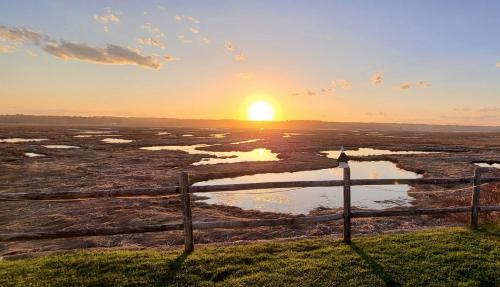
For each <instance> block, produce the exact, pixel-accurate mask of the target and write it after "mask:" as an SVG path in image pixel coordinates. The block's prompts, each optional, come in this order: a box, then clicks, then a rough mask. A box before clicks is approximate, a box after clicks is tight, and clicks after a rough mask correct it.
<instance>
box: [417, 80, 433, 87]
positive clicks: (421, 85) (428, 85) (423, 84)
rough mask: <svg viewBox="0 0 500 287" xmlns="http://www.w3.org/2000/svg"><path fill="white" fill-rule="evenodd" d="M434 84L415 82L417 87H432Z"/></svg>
mask: <svg viewBox="0 0 500 287" xmlns="http://www.w3.org/2000/svg"><path fill="white" fill-rule="evenodd" d="M431 86H432V85H431V84H430V83H427V82H424V81H418V82H416V83H415V87H416V88H430V87H431Z"/></svg>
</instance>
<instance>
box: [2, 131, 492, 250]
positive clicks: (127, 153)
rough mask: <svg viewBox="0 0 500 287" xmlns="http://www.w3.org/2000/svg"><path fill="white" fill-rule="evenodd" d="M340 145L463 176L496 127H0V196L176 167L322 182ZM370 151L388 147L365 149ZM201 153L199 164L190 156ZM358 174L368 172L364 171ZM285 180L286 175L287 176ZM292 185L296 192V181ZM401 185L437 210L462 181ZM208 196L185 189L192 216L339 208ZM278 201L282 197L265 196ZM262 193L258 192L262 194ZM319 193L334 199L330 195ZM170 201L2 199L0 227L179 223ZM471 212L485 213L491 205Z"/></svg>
mask: <svg viewBox="0 0 500 287" xmlns="http://www.w3.org/2000/svg"><path fill="white" fill-rule="evenodd" d="M79 135H90V136H89V137H81V136H79ZM102 135H106V137H107V138H114V137H120V138H123V139H124V140H122V141H119V142H118V141H116V140H114V142H116V143H117V144H110V143H108V142H106V141H103V137H102ZM187 135H189V136H187ZM381 135H383V136H381ZM12 139H44V140H43V141H33V140H32V141H27V140H23V141H19V140H12ZM46 146H59V147H63V146H64V147H67V146H71V147H78V148H47V147H46ZM154 146H168V147H179V146H183V147H188V146H189V147H193V146H196V147H198V148H196V151H195V152H189V149H183V148H177V149H176V148H166V149H161V150H148V149H144V148H145V147H154ZM341 146H344V147H345V149H346V152H347V154H350V151H352V154H351V158H352V160H353V161H356V162H361V163H362V162H389V163H390V164H391V165H394V166H395V167H397V169H398V170H401V171H403V172H409V173H412V174H413V175H415V176H419V177H429V178H432V177H466V176H467V177H468V176H472V175H473V173H474V168H475V167H476V166H477V165H476V164H475V163H499V162H500V133H498V132H497V133H495V132H454V131H450V132H410V131H393V130H391V131H386V130H380V131H377V130H359V129H357V130H347V129H346V130H313V131H311V130H277V129H262V130H261V129H193V128H168V127H164V128H161V129H151V128H147V127H144V128H136V127H134V128H130V127H112V129H110V128H109V127H95V126H92V127H60V126H36V127H34V126H0V196H1V194H2V193H17V192H42V191H45V192H50V191H60V190H90V189H111V188H134V187H159V186H168V185H176V184H177V182H178V177H179V173H180V172H181V171H187V172H188V173H189V176H190V182H191V183H192V184H201V183H202V182H204V181H214V180H224V179H229V178H238V177H243V176H255V175H261V174H271V177H269V178H272V174H273V173H274V174H279V173H290V174H292V175H293V174H297V172H307V171H313V170H323V171H324V172H322V173H321V176H322V177H321V179H325V177H328V176H329V174H330V173H329V171H328V170H332V173H331V177H332V178H331V179H336V175H335V170H336V167H337V162H336V160H335V156H332V154H334V151H338V150H339V149H340V147H341ZM359 149H361V150H359ZM373 150H376V151H380V150H382V151H384V150H385V151H392V152H390V153H387V152H376V153H371V154H370V153H366V152H367V151H373ZM255 151H256V152H255ZM259 151H265V152H259ZM361 151H362V152H361ZM29 155H43V156H29ZM269 155H272V157H270V156H269ZM238 156H240V158H238ZM259 156H263V157H262V158H259ZM267 159H269V160H267ZM200 162H201V163H204V164H199V163H200ZM489 165H491V166H486V165H482V166H483V167H485V169H484V171H483V176H500V169H498V168H496V167H495V166H494V164H489ZM354 168H355V166H353V167H352V169H353V171H352V172H355V171H354ZM367 175H368V176H371V174H370V173H367ZM373 176H375V177H377V176H378V177H383V176H384V175H383V174H378V175H376V174H375V175H373ZM290 180H293V176H292V177H291V179H290ZM297 180H299V179H297ZM300 180H303V178H300ZM311 180H314V179H311ZM464 187H466V186H464V185H457V186H451V187H449V189H459V188H464ZM296 192H297V193H298V192H303V193H307V190H302V191H301V190H297V191H296ZM364 192H367V193H368V192H370V191H364ZM403 192H404V193H405V194H404V195H405V203H404V204H405V206H406V205H408V204H410V205H413V206H418V207H445V206H464V205H469V204H470V190H464V191H449V192H447V189H446V188H445V187H442V186H434V185H415V186H408V187H407V190H404V191H403ZM229 196H230V195H228V196H227V197H229ZM231 196H232V195H231ZM218 197H219V198H222V200H217V201H210V200H208V198H207V196H206V195H203V196H201V195H194V196H193V201H192V204H193V220H195V221H196V220H199V221H211V220H245V219H264V218H277V217H280V218H286V217H296V216H302V215H307V214H328V213H334V212H337V211H339V210H340V208H339V207H338V206H335V205H334V204H331V205H330V206H329V205H328V204H326V202H327V200H325V202H322V199H321V198H319V199H316V200H315V201H314V204H312V205H310V208H307V210H306V209H303V208H298V209H297V210H296V211H294V212H286V211H287V210H286V209H276V210H273V209H269V208H267V209H260V210H259V205H258V204H255V203H253V205H252V203H251V204H247V203H245V205H241V206H239V207H238V205H236V204H231V202H230V201H224V199H225V198H226V197H225V196H224V193H219V194H218ZM233 197H234V196H233ZM279 198H281V197H278V199H276V200H279ZM264 199H265V200H268V199H269V197H268V198H267V199H266V198H264ZM406 199H409V200H406ZM270 200H273V198H272V197H271V198H270ZM374 200H375V199H374ZM330 202H334V200H332V199H330ZM292 203H293V205H294V206H297V205H300V204H301V203H300V200H298V201H295V202H292ZM386 203H387V202H386ZM499 203H500V184H498V183H497V184H495V183H492V184H488V185H485V186H483V187H482V194H481V204H484V205H498V204H499ZM180 206H181V204H180V201H179V198H178V196H170V197H161V198H96V199H86V200H70V201H6V202H2V204H1V205H0V233H14V232H26V231H30V232H36V231H55V230H62V229H65V230H68V229H84V228H85V229H89V228H97V227H114V226H123V225H132V226H133V225H141V224H162V223H169V222H178V221H180V220H181V218H182V216H181V208H180ZM242 207H244V208H242ZM371 207H374V206H373V205H369V204H366V205H361V206H359V207H355V208H358V209H363V208H371ZM384 208H397V205H394V206H391V205H390V204H389V205H384ZM482 216H484V217H488V219H495V218H496V217H498V214H497V213H491V214H488V215H485V214H483V215H482ZM467 220H468V214H460V215H447V216H441V215H440V216H416V217H415V216H413V217H394V218H372V219H356V220H354V221H353V232H354V234H372V233H382V232H387V231H393V230H401V229H420V228H423V227H427V226H436V225H456V224H464V223H465V222H467ZM341 224H342V223H341V222H331V223H322V224H313V225H300V226H281V227H258V228H246V229H216V230H206V231H195V241H196V242H197V243H213V242H228V241H229V242H235V241H239V240H262V239H272V238H285V237H300V236H315V235H327V234H333V235H338V234H340V233H341V232H342V226H341ZM179 244H182V235H181V233H180V232H162V233H144V234H134V235H116V236H101V237H85V238H76V239H73V240H67V239H56V240H40V241H27V242H7V243H0V256H8V255H18V254H24V253H29V252H44V251H53V250H64V249H75V248H104V247H106V248H111V247H117V248H142V247H155V248H165V247H169V246H176V245H179Z"/></svg>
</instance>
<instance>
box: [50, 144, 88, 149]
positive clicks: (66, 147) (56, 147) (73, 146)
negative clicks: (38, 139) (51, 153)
mask: <svg viewBox="0 0 500 287" xmlns="http://www.w3.org/2000/svg"><path fill="white" fill-rule="evenodd" d="M44 147H46V148H51V149H71V148H80V147H79V146H75V145H63V144H51V145H44Z"/></svg>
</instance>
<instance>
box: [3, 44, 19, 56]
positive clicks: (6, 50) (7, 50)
mask: <svg viewBox="0 0 500 287" xmlns="http://www.w3.org/2000/svg"><path fill="white" fill-rule="evenodd" d="M15 50H16V47H15V46H11V45H2V44H0V54H4V53H12V52H14V51H15Z"/></svg>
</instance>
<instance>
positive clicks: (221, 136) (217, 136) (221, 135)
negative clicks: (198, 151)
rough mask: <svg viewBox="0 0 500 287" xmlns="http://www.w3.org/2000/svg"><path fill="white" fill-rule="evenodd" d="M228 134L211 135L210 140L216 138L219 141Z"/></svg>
mask: <svg viewBox="0 0 500 287" xmlns="http://www.w3.org/2000/svg"><path fill="white" fill-rule="evenodd" d="M228 134H229V133H221V134H211V135H210V137H211V138H217V139H221V138H225V137H226V136H227V135H228Z"/></svg>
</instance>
